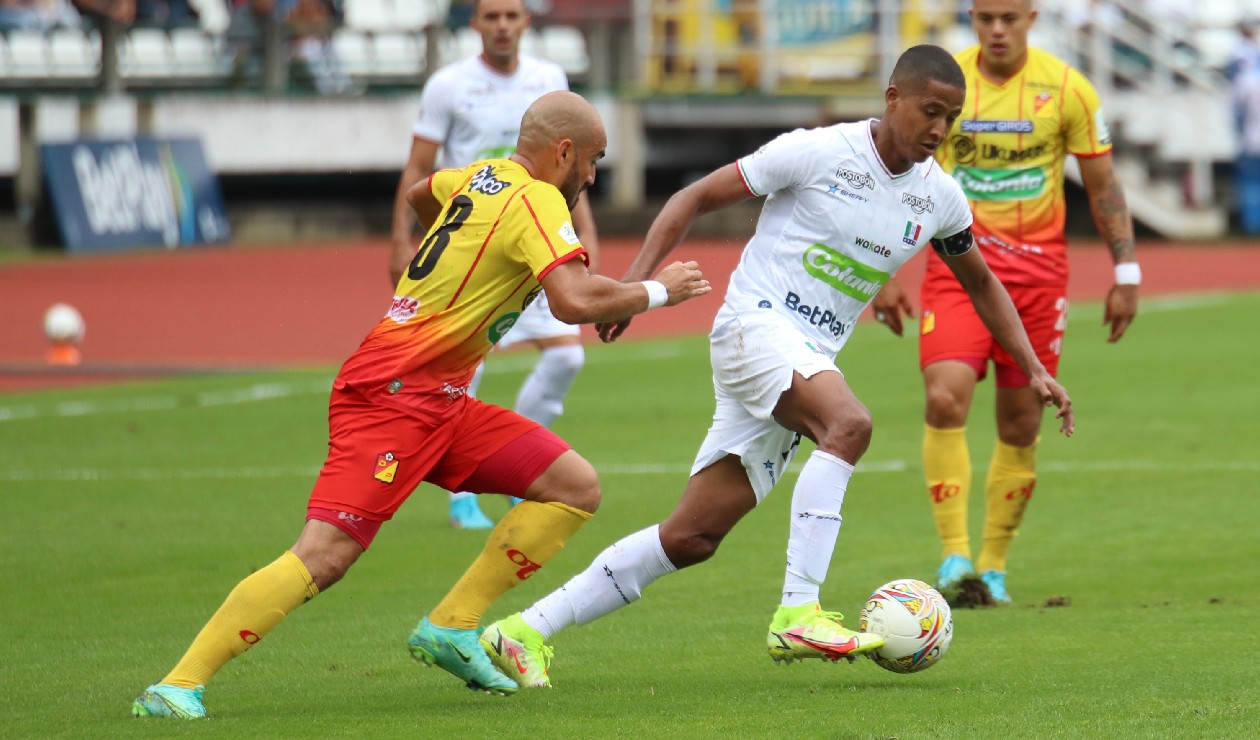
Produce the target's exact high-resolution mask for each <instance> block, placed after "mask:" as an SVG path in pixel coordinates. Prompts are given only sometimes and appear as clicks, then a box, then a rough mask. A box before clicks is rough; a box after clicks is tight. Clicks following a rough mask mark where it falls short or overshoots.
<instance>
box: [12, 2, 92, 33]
mask: <svg viewBox="0 0 1260 740" xmlns="http://www.w3.org/2000/svg"><path fill="white" fill-rule="evenodd" d="M78 23H79V14H78V13H76V12H75V10H74V7H73V6H71V5H70V3H69V2H67V0H0V31H47V30H48V29H50V28H53V27H55V26H75V25H78Z"/></svg>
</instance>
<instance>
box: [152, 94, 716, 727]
mask: <svg viewBox="0 0 1260 740" xmlns="http://www.w3.org/2000/svg"><path fill="white" fill-rule="evenodd" d="M605 144H606V135H605V133H604V128H603V124H602V123H601V122H600V120H599V115H598V113H596V112H595V109H594V108H593V107H592V106H591V105H590V104H589V103H587V102H586V101H585V100H583V99H582V98H581V97H580V96H578V95H575V94H573V93H570V92H567V91H565V92H553V93H548V94H547V95H544V96H543V97H541V98H539V99H538V100H537V101H536V102H535V103H534V104H533V105H531V106H530V108H529V109H528V110H527V111H526V113H525V116H524V118H523V119H522V121H521V131H520V137H519V140H518V143H517V153H516V154H514V155H513V156H512V157H510V158H509V159H496V160H487V161H483V162H479V163H477V164H475V165H473V166H471V167H468V168H465V169H462V170H446V171H441V172H437V173H434V174H433V176H432V177H430V178H429V179H428V180H426V181H423V182H420V183H418V184H417V185H416V186H414V187H413V188H411V190H410V192H409V193H408V196H407V197H408V201H409V202H410V204H411V205H412V207H413V208H414V209H415V210H416V215H417V216H418V217H419V219H420V222H421V223H422V224H428V225H430V228H429V231H428V233H427V235H426V236H425V239H424V241H423V242H422V244H421V246H420V248H419V250H417V252H416V255H415V258H414V259H413V260H412V262H411V264H410V265H409V266H408V269H407V272H406V274H405V275H404V276H403V278H402V279H401V280H400V281H399V282H398V288H397V290H396V291H395V293H396V295H395V297H394V300H393V302H392V303H391V305H390V307H389V309H388V311H387V313H386V315H385V316H384V317H383V318H382V319H381V321H380V322H379V323H378V324H377V325H376V327H375V328H373V329H372V331H371V332H370V333H369V334H368V336H367V338H366V339H365V340H364V341H363V344H362V345H361V346H360V347H359V349H358V350H357V351H356V352H355V353H354V354H353V355H351V357H350V359H348V360H347V361H346V363H345V364H344V365H343V366H342V368H341V372H340V373H339V374H338V375H337V379H336V380H335V381H334V383H333V390H332V396H331V399H330V402H329V411H328V426H329V445H328V446H329V451H328V457H327V459H326V460H325V462H324V466H323V468H322V469H321V471H320V474H319V478H318V479H317V480H316V482H315V486H314V490H313V491H312V492H311V497H310V501H309V503H308V505H307V515H306V519H307V521H306V525H305V527H304V528H303V529H302V532H301V534H300V535H299V536H298V539H297V542H296V543H295V544H294V545H293V547H291V548H290V549H289V550H288V551H286V552H285V553H284V554H282V555H281V556H280V558H279V559H277V560H276V561H275V562H273V563H271V564H270V565H268V566H266V567H264V568H262V569H261V570H259V571H257V572H255V573H254V574H252V575H250V576H249V577H248V578H246V579H245V580H243V581H241V582H240V583H239V584H238V585H237V586H236V588H235V589H234V590H233V591H232V592H231V593H230V594H229V595H228V597H227V600H226V601H224V603H223V605H222V606H221V607H220V608H219V610H218V611H217V612H216V613H215V614H214V616H213V617H211V619H210V621H209V622H208V623H207V624H206V625H205V627H204V628H203V629H202V630H201V632H200V633H199V634H198V635H197V637H196V639H195V640H194V641H193V643H192V645H191V646H190V647H189V648H188V651H187V652H186V653H185V655H184V657H183V658H182V659H181V660H180V661H179V663H178V664H177V665H176V666H175V668H174V669H172V670H171V672H170V673H168V674H167V676H166V677H165V678H164V679H162V681H161V682H160V683H158V684H155V685H153V686H150V687H149V688H147V689H145V691H144V692H143V693H142V694H141V695H140V696H139V697H137V698H136V700H135V702H134V703H133V705H132V712H133V714H135V715H136V716H158V717H184V718H198V717H204V716H205V705H204V703H203V702H202V692H203V691H204V688H205V685H206V684H207V683H208V682H209V680H210V679H211V678H212V677H213V676H214V674H215V673H216V672H217V671H218V670H219V669H220V668H221V667H223V665H225V664H226V663H227V662H228V661H229V660H231V659H232V658H234V657H236V656H237V655H240V654H241V653H243V652H245V650H247V649H248V648H249V647H250V646H252V645H253V644H254V643H256V642H258V640H260V639H262V638H263V637H265V636H266V635H267V633H269V632H270V631H271V630H272V629H274V628H275V627H276V626H277V625H278V624H279V623H280V622H281V621H282V620H283V619H284V618H285V616H287V615H288V613H289V612H291V611H293V610H294V609H296V608H297V607H299V606H301V605H302V604H303V603H305V602H306V601H309V600H310V599H312V598H314V597H315V596H316V595H317V594H318V593H319V592H320V591H323V590H326V589H328V588H329V587H330V586H331V585H332V584H334V583H336V582H337V581H338V580H340V579H341V577H342V576H343V575H345V573H346V571H347V570H348V569H349V568H350V566H351V565H353V564H354V563H355V561H356V560H358V558H359V556H360V555H361V554H362V553H363V552H364V551H365V550H366V549H367V548H368V546H369V545H370V544H371V542H372V539H373V538H374V537H375V536H376V534H377V532H378V531H379V529H380V527H381V525H382V524H384V523H385V522H386V521H388V520H389V519H390V518H391V517H392V516H393V515H394V512H395V511H397V509H398V507H399V506H400V505H401V504H402V503H403V501H405V500H406V499H407V497H408V496H409V495H410V494H411V492H412V491H413V490H414V489H415V487H416V486H417V485H419V484H420V483H421V482H422V481H428V482H431V483H434V484H437V485H439V486H442V487H444V488H447V489H448V490H456V489H459V490H469V491H474V492H478V493H502V494H509V495H513V496H518V497H521V498H523V499H524V501H523V502H522V503H521V504H519V505H517V506H515V507H513V508H512V509H511V510H510V511H509V512H508V513H507V515H505V516H504V517H503V519H501V520H500V521H499V523H498V524H497V525H496V526H495V528H494V529H493V530H492V531H491V532H490V535H489V538H488V540H487V542H486V545H485V547H484V549H483V550H482V552H481V554H480V555H479V556H478V557H477V558H476V560H474V562H473V563H472V565H471V566H470V567H469V568H468V570H467V571H466V572H465V573H464V574H463V576H462V577H461V578H460V579H459V581H458V582H457V583H456V584H455V586H454V587H452V588H451V590H450V591H449V592H448V593H447V595H446V596H445V597H444V598H443V599H442V601H441V602H439V603H438V604H437V605H436V606H435V607H434V608H433V609H432V610H431V611H430V612H429V613H428V614H427V615H426V616H425V617H424V618H423V619H422V620H421V621H420V623H419V624H418V625H417V627H416V629H415V630H414V631H413V632H412V634H411V636H410V638H409V639H408V641H407V642H408V647H409V649H410V650H411V653H412V655H413V657H415V658H416V659H417V660H421V661H423V662H425V663H429V664H435V665H438V666H440V667H442V668H444V669H446V670H448V671H450V672H452V673H454V674H455V675H457V676H458V677H459V678H460V679H461V680H462V681H463V682H464V683H465V684H467V685H468V686H469V687H470V688H478V689H483V690H485V691H489V692H495V693H503V694H507V693H511V692H513V691H515V690H516V689H517V684H516V682H515V681H513V680H512V679H510V678H508V677H507V676H505V675H503V674H502V673H500V672H499V671H498V670H497V669H496V668H495V667H494V665H493V664H492V663H491V662H490V660H489V659H488V658H487V657H486V654H485V651H484V650H483V649H482V647H481V646H480V644H479V643H478V635H479V633H478V630H477V626H478V622H479V621H480V619H481V615H482V614H483V613H484V612H485V610H486V609H487V608H488V607H489V606H490V604H491V603H493V602H494V601H495V600H496V599H498V598H499V597H500V596H501V595H503V594H504V593H505V592H506V591H507V590H508V589H510V588H512V587H513V586H515V585H517V584H518V583H520V582H521V581H523V580H525V579H526V578H529V577H530V576H531V575H533V573H534V572H535V571H537V570H538V569H539V568H541V567H542V566H543V565H544V564H546V563H547V562H548V560H550V559H551V557H552V556H554V555H555V554H556V553H557V552H559V550H560V548H561V547H563V546H564V543H565V542H566V541H567V540H568V539H569V537H571V536H572V535H573V534H574V533H575V532H576V531H577V530H578V528H579V527H581V526H582V525H583V524H584V523H585V522H586V521H587V520H588V519H589V518H590V517H591V514H592V513H593V512H594V511H595V508H596V507H597V506H598V504H599V498H600V494H599V483H598V480H597V477H596V474H595V470H594V469H593V468H592V467H591V465H590V463H588V462H587V461H586V460H584V459H582V457H581V456H579V455H578V454H577V453H576V452H574V451H573V450H572V449H570V448H569V446H568V445H567V444H565V442H564V441H563V440H561V439H560V438H559V437H557V436H556V435H555V434H554V433H552V432H551V431H549V430H548V429H546V428H545V427H543V426H540V425H539V424H537V423H536V422H533V421H531V420H529V419H527V418H525V417H523V416H521V415H519V414H517V413H516V412H514V411H509V410H508V409H504V408H500V407H498V406H493V405H491V404H488V403H484V402H482V401H479V400H477V399H475V398H473V397H472V396H470V395H468V393H467V388H468V382H469V380H470V379H471V378H472V374H473V371H474V369H475V368H476V367H477V364H478V363H479V362H481V359H482V358H483V357H484V356H485V354H486V353H487V352H489V351H490V348H491V347H492V346H493V345H494V343H495V342H496V341H498V339H499V337H501V336H502V335H503V333H504V332H506V331H507V329H508V328H509V327H510V326H511V324H512V322H513V321H514V320H515V317H516V316H518V315H519V314H520V312H521V311H522V310H523V309H524V308H525V306H526V305H528V303H529V302H530V300H531V299H532V298H533V297H534V296H536V295H537V294H538V293H539V291H540V290H542V289H543V288H545V289H546V291H547V293H548V294H549V295H550V297H551V307H552V311H553V313H554V314H555V315H556V317H557V318H559V319H561V320H563V321H566V322H568V323H594V322H604V321H620V320H623V319H626V318H628V317H630V316H632V315H634V314H637V313H641V312H643V311H646V310H648V309H650V308H654V307H656V306H662V305H674V304H676V303H680V302H682V301H684V300H687V299H689V298H692V297H695V296H698V295H703V294H705V293H707V292H709V290H710V286H709V283H708V281H706V280H704V278H703V276H701V274H700V271H699V269H698V268H697V266H696V265H695V263H685V264H684V263H678V262H675V263H674V264H672V265H670V266H669V267H667V268H665V269H664V270H662V271H661V272H660V273H658V275H657V277H656V279H655V280H647V281H643V282H634V283H620V282H617V281H614V280H611V279H609V278H605V277H601V276H598V275H591V274H590V273H588V272H587V269H586V265H585V263H584V259H583V258H584V256H585V250H584V249H583V248H582V245H581V243H580V242H579V240H578V238H577V236H576V234H575V233H574V231H573V227H572V225H571V223H570V218H571V216H570V210H569V209H570V208H572V206H573V205H574V204H575V203H576V202H577V198H578V196H579V195H580V194H581V193H582V191H583V190H585V189H586V188H587V187H589V186H590V185H591V184H593V183H594V181H595V165H596V162H597V160H598V159H599V158H600V157H602V156H603V152H604V147H605Z"/></svg>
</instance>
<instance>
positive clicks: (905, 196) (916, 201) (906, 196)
mask: <svg viewBox="0 0 1260 740" xmlns="http://www.w3.org/2000/svg"><path fill="white" fill-rule="evenodd" d="M901 202H902V203H904V204H906V205H908V206H910V210H912V211H914V213H915V215H916V216H918V215H922V214H924V213H931V212H932V211H933V210H934V209H935V208H936V204H935V203H933V202H932V196H930V195H929V196H928V197H926V198H921V197H919V196H917V195H911V194H910V193H902V194H901Z"/></svg>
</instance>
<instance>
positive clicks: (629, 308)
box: [542, 259, 713, 324]
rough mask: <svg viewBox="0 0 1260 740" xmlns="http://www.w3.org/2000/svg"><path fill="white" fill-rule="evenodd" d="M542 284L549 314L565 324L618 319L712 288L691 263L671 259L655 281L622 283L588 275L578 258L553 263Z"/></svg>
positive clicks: (682, 299)
mask: <svg viewBox="0 0 1260 740" xmlns="http://www.w3.org/2000/svg"><path fill="white" fill-rule="evenodd" d="M542 286H543V290H545V291H547V301H548V302H549V303H550V304H551V313H552V315H554V316H555V317H556V318H557V319H560V320H561V321H563V322H565V323H566V324H593V323H597V322H607V321H620V320H622V319H625V318H628V317H630V316H633V315H635V314H639V313H643V312H644V311H647V310H648V309H650V308H656V307H658V306H673V305H677V304H679V303H682V302H683V301H685V300H688V299H691V298H695V297H696V296H702V295H704V294H705V293H708V292H709V291H711V290H713V288H712V286H710V285H709V281H708V280H705V279H704V275H702V274H701V273H700V266H699V265H697V264H696V263H695V262H675V263H673V264H671V265H670V266H668V267H666V268H665V269H663V270H661V271H660V273H658V274H657V276H656V279H655V280H650V281H647V282H633V283H623V282H618V281H616V280H613V279H611V278H606V277H604V276H603V275H592V274H590V273H589V272H588V271H587V269H586V265H584V264H583V263H582V261H581V260H578V259H571V260H569V261H567V262H564V263H562V264H560V265H557V266H556V267H555V268H553V269H552V270H551V272H549V273H547V275H546V276H545V277H544V278H543V280H542Z"/></svg>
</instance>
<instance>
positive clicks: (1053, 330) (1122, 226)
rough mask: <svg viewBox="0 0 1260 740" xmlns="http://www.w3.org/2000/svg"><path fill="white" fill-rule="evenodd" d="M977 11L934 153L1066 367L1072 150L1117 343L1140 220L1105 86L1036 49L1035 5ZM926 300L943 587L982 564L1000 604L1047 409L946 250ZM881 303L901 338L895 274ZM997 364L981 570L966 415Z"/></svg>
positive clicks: (1136, 276)
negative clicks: (958, 111)
mask: <svg viewBox="0 0 1260 740" xmlns="http://www.w3.org/2000/svg"><path fill="white" fill-rule="evenodd" d="M970 12H971V25H972V28H973V29H974V30H975V32H976V36H977V37H978V39H979V44H978V45H976V46H973V47H971V48H968V49H966V50H964V51H962V52H960V53H959V54H957V55H956V57H955V58H956V59H957V60H958V62H959V64H960V66H961V67H962V69H963V72H964V74H965V75H966V76H967V97H966V101H965V102H964V104H963V113H962V115H961V116H960V117H959V119H958V120H957V122H955V123H954V126H953V129H952V130H951V131H950V135H949V138H948V139H947V141H946V142H945V143H944V144H943V145H942V146H941V147H940V149H939V150H937V154H936V158H937V160H938V161H939V162H940V163H941V166H942V167H943V168H944V169H945V170H946V171H948V172H950V173H951V174H953V176H954V177H955V179H956V180H957V181H958V182H959V184H960V185H962V188H963V191H964V192H965V193H966V195H967V198H968V200H969V201H970V203H971V208H972V212H973V214H974V216H975V224H974V226H973V227H972V228H973V231H974V233H975V238H976V243H977V244H978V245H979V246H980V248H981V250H982V253H983V254H984V257H985V260H986V261H987V262H988V263H989V267H990V268H991V269H992V270H993V273H994V274H995V275H996V276H997V277H998V278H999V279H1000V280H1001V281H1002V283H1003V285H1005V286H1006V289H1007V291H1008V292H1009V293H1010V295H1011V298H1012V300H1014V301H1015V305H1016V307H1017V308H1018V309H1019V313H1020V318H1021V320H1022V321H1023V323H1024V327H1025V329H1026V330H1027V332H1028V335H1029V338H1030V339H1031V340H1032V342H1033V347H1034V349H1036V351H1037V354H1038V356H1039V358H1040V359H1041V362H1042V364H1044V365H1045V366H1046V368H1048V369H1049V370H1050V372H1051V373H1052V374H1056V373H1057V371H1058V361H1059V355H1060V352H1061V350H1062V343H1063V330H1064V327H1065V325H1066V323H1067V279H1068V262H1067V259H1068V258H1067V243H1066V240H1065V237H1064V233H1063V225H1064V215H1065V211H1066V204H1065V196H1064V192H1063V178H1064V166H1065V162H1066V158H1067V155H1069V154H1072V155H1075V156H1076V159H1077V162H1078V163H1079V165H1080V170H1081V176H1082V179H1083V180H1084V185H1085V191H1086V193H1087V195H1088V200H1089V208H1090V212H1091V214H1092V215H1093V219H1094V224H1095V226H1096V227H1097V229H1098V232H1099V233H1100V234H1101V236H1102V237H1103V240H1104V241H1105V242H1106V243H1107V246H1108V247H1109V248H1110V250H1111V254H1112V258H1113V261H1114V263H1115V272H1116V275H1115V284H1114V285H1113V286H1112V287H1111V289H1110V290H1109V291H1108V292H1107V296H1106V303H1105V307H1104V309H1103V323H1104V324H1107V325H1109V326H1110V332H1109V335H1108V338H1107V341H1109V342H1115V341H1117V340H1119V339H1120V338H1121V337H1122V336H1124V333H1125V330H1126V329H1127V328H1128V327H1129V324H1130V323H1131V322H1132V321H1133V318H1134V316H1135V315H1136V313H1137V303H1138V283H1139V282H1140V280H1141V272H1140V270H1139V267H1138V263H1137V256H1136V251H1135V249H1134V243H1133V221H1132V219H1131V217H1130V215H1129V209H1128V206H1127V205H1126V203H1125V198H1124V191H1123V189H1122V187H1121V185H1120V183H1119V181H1118V180H1117V179H1116V175H1115V170H1114V168H1113V166H1112V160H1111V140H1110V136H1109V134H1108V132H1107V123H1106V120H1105V118H1104V116H1103V111H1102V108H1101V105H1100V103H1099V100H1098V94H1097V92H1095V90H1094V88H1093V86H1092V85H1091V84H1090V83H1089V81H1088V80H1086V79H1085V77H1084V76H1083V75H1081V74H1080V72H1078V71H1077V70H1075V69H1073V68H1072V67H1070V66H1069V65H1068V64H1067V63H1065V62H1063V61H1062V60H1060V59H1057V58H1056V57H1054V56H1053V55H1051V54H1048V53H1047V52H1045V51H1043V50H1041V49H1036V48H1030V47H1029V46H1028V32H1029V30H1030V29H1031V28H1032V26H1033V24H1034V23H1035V22H1036V19H1037V10H1036V8H1035V7H1034V4H1033V1H1032V0H974V1H973V2H972V7H971V11H970ZM920 305H921V310H922V320H921V322H920V336H919V364H920V367H921V368H922V371H923V381H924V387H925V391H926V404H925V414H924V417H925V421H926V428H925V431H924V438H923V472H924V475H925V477H926V479H927V489H928V494H929V496H930V501H931V506H932V512H933V514H934V516H935V519H936V528H937V532H938V533H939V534H940V537H941V541H942V544H943V562H942V563H941V565H940V568H939V569H938V571H937V574H936V582H937V586H938V587H940V588H942V589H945V590H953V589H956V588H957V587H958V586H959V585H960V584H961V582H962V581H963V580H964V579H967V578H974V577H975V575H976V574H978V576H979V579H980V580H981V581H982V582H983V583H984V585H985V586H986V587H987V589H988V591H989V594H990V595H991V596H992V597H993V599H994V600H995V601H996V602H997V603H1009V602H1010V600H1011V597H1010V594H1009V593H1008V592H1007V589H1006V571H1007V552H1008V550H1009V549H1010V545H1011V541H1012V540H1013V539H1014V537H1015V534H1016V530H1017V529H1018V528H1019V525H1020V523H1021V521H1022V520H1023V518H1024V512H1025V508H1026V507H1027V505H1028V503H1029V499H1030V498H1031V497H1032V495H1033V490H1034V487H1035V485H1036V481H1037V474H1036V465H1035V460H1036V450H1037V442H1038V440H1039V431H1040V428H1041V421H1042V411H1043V409H1044V407H1043V405H1042V403H1041V399H1040V398H1039V397H1038V396H1037V394H1036V393H1034V392H1033V391H1032V390H1031V389H1030V387H1029V385H1028V378H1026V377H1025V376H1024V374H1023V373H1022V372H1021V371H1020V370H1019V368H1018V367H1017V366H1016V365H1015V364H1014V362H1013V361H1012V359H1011V357H1010V356H1009V355H1008V354H1007V353H1005V352H1003V351H1002V349H1001V348H1000V347H999V346H997V343H996V342H995V341H994V339H993V337H992V335H991V334H990V333H989V332H988V330H987V329H985V327H984V325H983V323H982V322H981V321H980V320H979V318H978V317H977V316H976V313H975V311H974V310H973V309H972V307H971V304H970V302H968V300H967V295H966V293H965V292H964V291H963V289H962V287H961V286H960V285H959V284H958V281H957V279H955V278H954V276H953V275H952V274H951V273H950V272H949V270H948V269H947V268H946V267H945V265H944V264H943V263H942V261H941V259H940V258H939V257H937V256H936V255H935V254H929V255H928V268H927V276H926V278H925V279H924V282H923V287H922V291H921V294H920ZM872 307H873V309H874V311H875V318H876V320H878V321H882V322H884V323H886V324H887V325H888V327H889V328H890V329H891V330H892V331H893V332H894V333H896V334H897V335H899V336H900V335H901V333H902V329H903V325H902V317H903V316H907V315H912V311H911V304H910V302H909V300H908V298H907V297H906V295H905V293H904V291H903V290H902V288H901V287H900V286H899V285H898V284H896V283H895V282H890V283H888V284H887V285H886V286H885V287H884V289H883V291H882V292H881V293H880V294H879V296H877V297H876V299H875V301H874V302H873V303H872ZM990 361H991V362H992V363H993V368H994V379H995V383H996V384H997V389H996V406H997V408H996V419H997V436H998V441H997V444H996V448H995V449H994V452H993V457H992V460H991V462H990V464H989V472H988V476H987V478H986V481H985V520H984V534H983V537H984V539H983V544H982V546H981V549H980V553H979V557H978V558H977V559H976V561H975V564H974V566H973V564H972V560H971V544H970V540H969V537H968V529H967V503H968V499H969V491H970V488H971V457H970V452H969V451H968V448H967V439H966V423H967V415H968V412H969V410H970V407H971V401H972V396H973V394H974V391H975V386H976V383H977V382H979V381H980V380H982V379H983V378H984V377H985V375H986V374H987V370H988V365H989V362H990ZM982 598H983V597H982Z"/></svg>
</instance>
